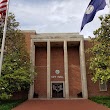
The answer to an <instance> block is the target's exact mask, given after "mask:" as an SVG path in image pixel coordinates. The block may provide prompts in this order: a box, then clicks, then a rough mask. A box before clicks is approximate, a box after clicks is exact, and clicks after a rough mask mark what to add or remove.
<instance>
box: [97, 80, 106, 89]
mask: <svg viewBox="0 0 110 110" xmlns="http://www.w3.org/2000/svg"><path fill="white" fill-rule="evenodd" d="M103 84H104V86H105V89H102V88H101V85H103ZM103 84H101V81H100V80H99V90H100V91H107V82H104V83H103Z"/></svg>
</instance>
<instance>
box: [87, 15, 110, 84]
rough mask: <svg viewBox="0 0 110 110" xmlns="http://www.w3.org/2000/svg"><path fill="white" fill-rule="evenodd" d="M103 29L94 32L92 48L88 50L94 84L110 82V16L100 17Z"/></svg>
mask: <svg viewBox="0 0 110 110" xmlns="http://www.w3.org/2000/svg"><path fill="white" fill-rule="evenodd" d="M99 19H100V20H101V27H100V28H99V29H97V30H96V31H94V35H95V38H92V39H91V41H92V47H91V48H89V49H88V51H87V52H88V53H89V54H90V55H91V56H90V58H89V69H90V71H91V73H92V75H93V77H92V80H93V81H94V82H96V81H98V80H101V83H103V82H105V81H106V82H107V81H108V80H110V15H105V16H100V17H99Z"/></svg>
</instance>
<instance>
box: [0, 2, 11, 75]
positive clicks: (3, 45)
mask: <svg viewBox="0 0 110 110" xmlns="http://www.w3.org/2000/svg"><path fill="white" fill-rule="evenodd" d="M9 1H10V0H8V2H7V3H8V4H7V10H6V17H5V24H4V29H3V38H2V46H1V55H0V77H1V71H2V62H3V53H4V47H5V38H6V30H7V19H8V10H9Z"/></svg>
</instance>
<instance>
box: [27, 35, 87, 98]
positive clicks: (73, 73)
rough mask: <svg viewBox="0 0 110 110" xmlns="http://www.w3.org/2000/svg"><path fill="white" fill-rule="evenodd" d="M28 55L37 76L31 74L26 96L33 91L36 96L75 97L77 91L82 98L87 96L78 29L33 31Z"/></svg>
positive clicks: (82, 43) (82, 52)
mask: <svg viewBox="0 0 110 110" xmlns="http://www.w3.org/2000/svg"><path fill="white" fill-rule="evenodd" d="M73 54H74V55H73ZM72 56H73V57H74V58H73V57H72ZM30 58H31V63H32V70H33V71H36V72H37V76H34V77H33V80H34V79H35V82H34V83H33V85H31V87H30V92H29V99H31V98H33V94H34V92H36V93H38V94H39V98H48V99H50V98H55V97H56V98H60V97H62V98H66V99H68V98H77V94H78V93H79V92H81V93H82V98H88V91H87V80H86V67H85V53H84V39H83V36H81V35H79V34H78V33H64V34H62V33H49V34H48V33H44V34H37V35H32V36H31V54H30ZM77 59H78V60H77ZM75 61H76V62H75ZM34 67H35V68H36V69H35V68H34ZM36 77H38V78H39V79H38V78H37V79H36ZM78 77H79V79H78Z"/></svg>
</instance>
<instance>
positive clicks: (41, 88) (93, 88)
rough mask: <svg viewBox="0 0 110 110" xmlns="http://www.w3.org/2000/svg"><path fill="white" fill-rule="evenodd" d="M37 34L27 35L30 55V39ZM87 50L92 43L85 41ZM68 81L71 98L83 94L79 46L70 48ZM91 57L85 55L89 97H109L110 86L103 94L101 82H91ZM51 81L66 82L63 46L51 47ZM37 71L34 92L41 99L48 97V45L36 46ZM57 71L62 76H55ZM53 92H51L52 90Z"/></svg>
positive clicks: (68, 49)
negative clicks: (100, 86) (89, 63)
mask: <svg viewBox="0 0 110 110" xmlns="http://www.w3.org/2000/svg"><path fill="white" fill-rule="evenodd" d="M34 34H35V33H28V32H27V33H25V35H26V44H27V50H28V52H29V53H30V49H31V48H30V45H31V41H30V37H31V35H34ZM84 47H85V50H86V49H87V48H88V47H90V42H89V41H88V40H84ZM67 51H68V80H69V97H70V98H76V97H77V94H78V93H80V92H82V81H81V70H80V55H79V45H77V46H68V47H67ZM88 57H89V55H88V54H87V53H85V60H86V74H87V90H88V96H89V97H91V96H102V95H103V96H109V94H110V87H109V86H110V84H108V85H109V86H108V88H107V91H106V92H104V91H103V92H101V91H100V89H99V82H97V83H96V84H94V83H93V82H92V81H91V74H89V69H88V64H87V59H88ZM50 61H51V62H50V64H51V65H50V75H51V76H50V80H51V82H52V81H63V82H64V81H65V74H64V50H63V45H61V46H60V47H57V46H51V57H50ZM35 69H36V72H37V75H36V76H35V82H34V92H35V93H38V95H39V97H40V98H46V97H47V75H48V73H47V44H46V46H38V45H35ZM55 70H60V76H62V77H59V75H57V74H55ZM50 91H51V90H50Z"/></svg>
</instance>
